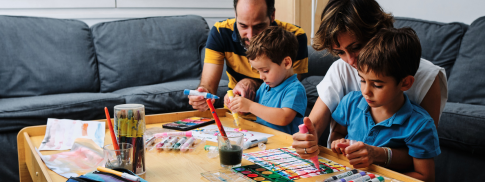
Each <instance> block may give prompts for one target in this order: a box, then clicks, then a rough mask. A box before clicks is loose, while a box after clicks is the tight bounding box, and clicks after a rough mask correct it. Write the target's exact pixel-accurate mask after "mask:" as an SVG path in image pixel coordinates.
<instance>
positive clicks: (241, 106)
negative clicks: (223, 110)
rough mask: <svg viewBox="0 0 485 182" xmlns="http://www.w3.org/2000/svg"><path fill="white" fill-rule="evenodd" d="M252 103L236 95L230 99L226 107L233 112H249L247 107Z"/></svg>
mask: <svg viewBox="0 0 485 182" xmlns="http://www.w3.org/2000/svg"><path fill="white" fill-rule="evenodd" d="M253 103H254V102H253V101H251V100H249V99H246V98H244V97H241V96H238V95H236V97H234V98H232V99H231V103H230V104H229V106H227V107H229V110H231V111H232V112H234V113H238V112H249V108H250V107H251V104H253Z"/></svg>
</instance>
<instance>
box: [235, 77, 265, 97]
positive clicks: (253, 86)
mask: <svg viewBox="0 0 485 182" xmlns="http://www.w3.org/2000/svg"><path fill="white" fill-rule="evenodd" d="M258 87H259V86H258V83H256V81H254V80H252V79H249V78H245V79H242V80H241V81H239V82H237V84H236V86H235V87H234V89H233V92H234V96H236V95H240V96H241V97H244V98H247V99H249V100H254V96H256V90H257V89H258Z"/></svg>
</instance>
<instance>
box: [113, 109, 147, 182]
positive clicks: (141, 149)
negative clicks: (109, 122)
mask: <svg viewBox="0 0 485 182" xmlns="http://www.w3.org/2000/svg"><path fill="white" fill-rule="evenodd" d="M113 130H114V133H115V135H116V140H117V143H128V144H131V146H132V147H133V155H132V157H133V167H132V169H133V172H134V173H135V174H137V175H138V176H142V177H143V176H144V175H145V172H146V165H145V142H144V140H143V136H144V134H145V106H143V105H141V104H122V105H116V106H115V107H114V122H113ZM122 146H123V145H120V146H119V147H120V150H122V148H121V147H122Z"/></svg>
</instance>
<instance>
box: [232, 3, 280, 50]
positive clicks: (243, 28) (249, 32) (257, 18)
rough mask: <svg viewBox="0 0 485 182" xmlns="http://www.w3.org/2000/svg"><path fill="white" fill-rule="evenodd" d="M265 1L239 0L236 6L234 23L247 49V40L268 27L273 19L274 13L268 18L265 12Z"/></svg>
mask: <svg viewBox="0 0 485 182" xmlns="http://www.w3.org/2000/svg"><path fill="white" fill-rule="evenodd" d="M266 10H267V7H266V2H265V1H254V0H240V1H239V2H238V4H237V6H236V24H237V29H238V31H239V39H240V41H241V43H242V44H243V46H244V47H245V48H246V49H247V48H248V47H249V41H250V40H251V38H252V37H253V36H255V35H258V34H259V33H261V32H262V31H263V30H264V29H266V28H268V27H269V25H270V23H271V22H272V21H273V20H274V13H273V15H272V18H271V19H270V18H269V17H268V16H267V13H266Z"/></svg>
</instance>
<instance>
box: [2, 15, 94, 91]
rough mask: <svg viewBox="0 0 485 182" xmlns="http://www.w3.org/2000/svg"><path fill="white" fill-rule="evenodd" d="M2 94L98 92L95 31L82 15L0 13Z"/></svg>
mask: <svg viewBox="0 0 485 182" xmlns="http://www.w3.org/2000/svg"><path fill="white" fill-rule="evenodd" d="M0 85H1V86H0V98H1V97H3V98H6V97H24V96H37V95H48V94H59V93H71V92H98V91H99V80H98V72H97V64H96V60H95V52H94V47H93V43H92V35H91V31H90V29H89V27H88V25H86V24H85V23H84V22H82V21H78V20H67V19H52V18H37V17H22V16H0Z"/></svg>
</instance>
